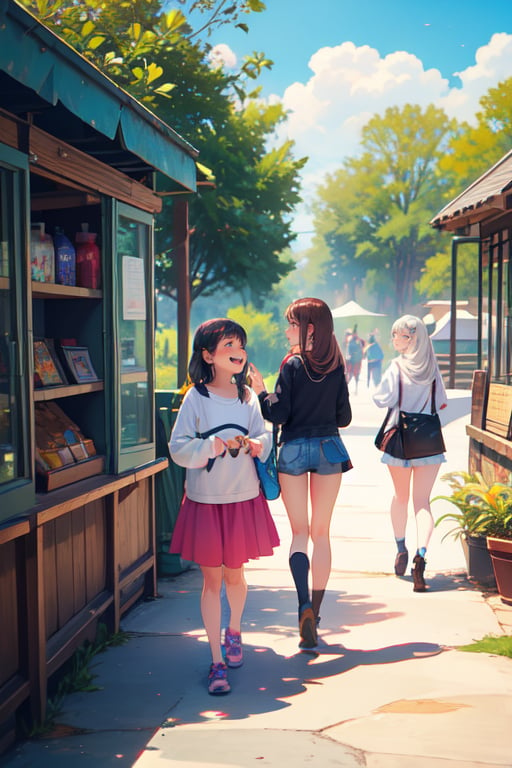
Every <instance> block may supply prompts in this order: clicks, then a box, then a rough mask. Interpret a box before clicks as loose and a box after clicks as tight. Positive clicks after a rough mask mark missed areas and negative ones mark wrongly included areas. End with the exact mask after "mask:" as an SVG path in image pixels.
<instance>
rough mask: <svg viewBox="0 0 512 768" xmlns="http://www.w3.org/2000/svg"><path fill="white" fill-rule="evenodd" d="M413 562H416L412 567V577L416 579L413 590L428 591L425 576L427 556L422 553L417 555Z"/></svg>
mask: <svg viewBox="0 0 512 768" xmlns="http://www.w3.org/2000/svg"><path fill="white" fill-rule="evenodd" d="M412 562H413V563H414V568H413V569H412V578H413V581H414V587H413V591H414V592H426V591H427V586H426V584H425V579H424V577H423V573H424V571H425V558H424V557H422V556H421V555H415V556H414V560H413V561H412Z"/></svg>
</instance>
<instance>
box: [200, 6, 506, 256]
mask: <svg viewBox="0 0 512 768" xmlns="http://www.w3.org/2000/svg"><path fill="white" fill-rule="evenodd" d="M266 5H267V10H266V11H264V12H263V13H260V14H250V15H249V16H248V18H247V22H248V24H249V27H250V31H249V33H248V34H245V33H244V32H242V31H241V30H237V29H234V28H230V27H228V26H226V27H223V28H221V29H220V30H218V31H216V32H215V34H214V35H213V36H211V37H210V38H209V42H210V43H211V44H212V45H213V46H214V51H215V52H216V54H217V56H218V58H220V60H222V61H223V62H224V66H225V68H226V69H227V70H229V69H230V68H231V67H233V68H234V69H236V68H237V66H238V65H239V63H240V61H241V60H242V58H243V57H244V56H245V55H247V54H250V53H252V51H264V52H265V53H266V55H267V56H268V57H269V58H270V59H272V60H273V61H274V66H273V69H272V71H271V72H267V73H264V74H263V76H262V77H261V78H260V79H259V81H258V83H259V84H261V85H262V86H263V91H262V97H263V98H265V99H269V100H275V99H279V100H281V101H282V102H283V104H284V106H285V108H286V110H287V111H288V113H289V118H288V120H287V123H286V125H284V126H283V127H282V129H280V132H279V135H278V137H277V140H278V141H282V140H285V139H288V138H290V139H293V141H294V142H295V155H296V156H297V157H302V156H308V157H309V160H308V163H307V165H306V167H305V169H304V172H303V174H302V179H303V196H304V199H305V202H304V205H303V206H301V208H300V210H299V211H298V214H297V217H296V229H297V231H302V232H304V231H309V230H310V229H311V217H310V215H309V211H308V208H309V203H310V201H311V199H312V198H313V196H314V192H315V188H316V186H317V185H318V184H319V183H321V182H322V180H323V179H324V178H325V174H326V173H329V172H330V171H332V170H334V169H335V168H336V167H337V166H339V164H340V162H341V161H342V160H343V158H344V157H346V156H349V155H353V154H356V153H357V150H358V144H359V138H360V131H361V128H362V127H363V125H364V124H365V123H366V122H367V121H368V119H370V117H371V116H372V115H374V114H383V113H384V111H385V109H386V108H387V107H389V106H399V107H401V106H403V105H404V104H406V103H414V104H419V105H420V106H422V107H426V106H427V105H428V104H435V105H436V106H438V107H441V108H443V109H444V110H445V111H446V112H447V114H448V115H449V116H450V117H457V118H459V119H461V120H462V119H464V120H467V121H469V122H474V116H475V112H476V111H477V110H478V108H479V99H480V98H481V97H482V96H483V95H484V93H486V92H487V91H488V89H489V88H490V87H495V86H496V85H497V84H498V83H499V82H500V81H501V80H504V79H506V78H508V77H512V0H492V1H491V2H488V3H487V4H486V3H482V2H481V0H479V1H478V2H477V0H451V2H450V0H430V2H418V0H388V1H387V2H386V0H350V1H349V0H308V1H307V2H306V0H266ZM307 244H308V243H307V238H302V240H301V239H300V238H299V241H298V249H299V250H300V248H301V247H306V246H307Z"/></svg>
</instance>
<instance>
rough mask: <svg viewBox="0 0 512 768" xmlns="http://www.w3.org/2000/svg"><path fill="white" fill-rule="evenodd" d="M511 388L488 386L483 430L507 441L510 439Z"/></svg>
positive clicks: (500, 385) (497, 385) (505, 385)
mask: <svg viewBox="0 0 512 768" xmlns="http://www.w3.org/2000/svg"><path fill="white" fill-rule="evenodd" d="M511 416H512V386H508V385H507V384H489V397H488V400H487V412H486V414H485V429H486V431H487V432H491V433H492V434H493V435H499V436H500V437H504V438H506V439H507V440H510V438H511Z"/></svg>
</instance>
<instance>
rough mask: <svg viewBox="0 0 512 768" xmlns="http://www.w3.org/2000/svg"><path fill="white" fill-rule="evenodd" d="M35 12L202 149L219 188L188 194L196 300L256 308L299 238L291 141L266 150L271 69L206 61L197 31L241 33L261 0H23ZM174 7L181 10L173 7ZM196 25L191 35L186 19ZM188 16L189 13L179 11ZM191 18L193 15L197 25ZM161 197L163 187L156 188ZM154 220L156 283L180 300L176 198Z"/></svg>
mask: <svg viewBox="0 0 512 768" xmlns="http://www.w3.org/2000/svg"><path fill="white" fill-rule="evenodd" d="M23 3H24V5H25V6H26V7H28V8H29V9H30V10H31V11H32V12H33V13H34V14H35V15H37V16H38V17H39V18H41V19H42V20H43V21H44V22H45V23H47V24H48V25H49V26H51V27H52V28H53V29H54V30H55V31H56V32H57V33H58V34H59V35H60V36H61V37H63V38H64V39H66V40H67V42H69V43H70V44H71V45H73V47H75V48H76V49H77V50H79V51H80V52H81V53H82V54H83V55H84V56H87V57H88V58H89V59H90V60H91V61H92V62H93V63H94V64H95V65H96V66H98V67H99V68H100V69H101V70H102V71H104V72H105V73H106V74H107V75H108V76H109V77H111V78H112V79H113V80H114V81H115V82H116V83H118V84H119V85H121V86H122V87H123V88H125V89H126V90H127V91H128V92H129V93H131V94H132V95H133V96H135V98H137V99H138V100H139V101H142V102H145V103H146V104H147V105H148V106H149V107H150V108H151V109H152V110H153V111H154V112H155V113H156V114H158V115H159V117H161V118H162V119H163V120H164V121H166V122H168V123H169V124H170V125H172V127H173V128H174V129H175V130H176V131H177V132H178V133H180V134H181V135H183V136H184V137H185V138H186V139H187V140H188V141H189V142H190V143H191V144H192V145H193V146H195V147H196V148H197V149H198V150H199V152H200V162H201V164H202V165H204V166H207V167H208V168H211V169H212V171H213V174H214V177H215V186H214V188H210V189H204V188H200V190H199V192H198V194H197V195H194V196H190V200H189V203H190V216H189V220H190V225H191V231H192V236H191V241H190V275H191V278H190V279H191V295H192V299H194V298H196V297H198V296H200V295H209V294H211V293H214V292H215V291H217V290H219V289H226V288H227V289H233V290H237V291H238V292H239V293H240V295H241V296H242V297H243V298H244V300H248V299H249V298H251V299H252V300H253V301H255V302H258V301H260V300H261V297H263V296H264V295H265V294H266V293H267V292H268V291H269V290H270V289H271V287H272V285H275V284H276V283H277V282H278V281H279V280H280V279H281V278H282V277H283V276H284V275H286V274H287V273H288V272H289V271H290V270H291V269H292V268H293V262H291V261H290V260H286V259H282V258H281V257H280V253H281V252H282V251H283V250H284V249H285V248H286V247H287V246H288V245H289V244H290V242H291V241H292V240H293V238H294V234H293V232H292V229H291V224H290V219H291V213H292V211H293V207H294V206H295V205H296V204H297V203H298V202H299V201H300V196H299V171H300V169H301V168H302V166H303V165H304V163H305V159H302V160H295V159H294V157H293V145H292V143H291V142H285V143H284V144H282V145H281V146H278V147H274V148H270V149H269V148H268V145H269V142H270V139H271V138H272V136H273V133H274V131H275V129H276V128H277V126H278V125H279V124H280V123H281V122H282V121H283V120H284V119H285V114H284V111H283V109H282V107H281V106H280V105H264V104H263V103H260V102H259V100H257V97H258V96H259V90H258V88H257V87H254V81H255V80H256V79H257V77H258V74H259V72H260V71H261V69H262V68H263V67H271V66H272V62H271V61H270V60H269V59H267V58H266V57H265V56H264V54H261V53H256V52H255V53H253V54H252V55H251V56H250V57H247V58H246V59H245V60H244V61H243V62H242V64H241V66H240V69H239V71H238V72H236V73H234V74H226V73H225V72H224V70H223V69H222V68H220V67H219V66H214V65H213V64H212V62H211V61H210V60H209V52H210V46H209V45H208V44H201V43H199V42H196V41H195V38H196V36H197V34H198V32H200V31H201V32H204V30H205V29H212V28H214V27H215V26H216V25H219V24H224V23H231V24H235V25H237V26H239V27H241V28H242V29H244V28H245V27H246V24H245V22H244V21H243V19H244V18H245V17H246V15H247V14H249V13H250V12H260V11H263V10H264V9H265V5H264V3H262V2H261V0H233V2H230V3H226V1H225V0H176V1H175V2H172V3H171V2H167V3H164V5H163V6H162V5H161V3H160V2H158V0H87V2H85V0H71V1H70V0H23ZM178 6H179V7H178ZM192 13H194V14H195V16H194V18H196V19H197V18H199V19H200V21H199V22H198V23H199V26H198V28H197V29H195V30H194V29H193V28H192V26H191V25H190V23H189V19H188V15H190V14H192ZM185 14H187V15H185ZM197 14H200V16H199V17H198V16H197ZM159 186H160V187H161V191H163V192H165V191H166V187H165V184H162V183H160V185H159ZM164 200H165V204H164V210H163V212H162V214H160V215H159V216H158V218H157V222H156V229H157V236H156V251H157V268H156V284H157V287H158V289H159V290H160V291H161V292H162V293H164V294H166V295H168V296H171V297H172V298H176V288H175V284H176V263H175V257H174V249H173V241H172V198H164Z"/></svg>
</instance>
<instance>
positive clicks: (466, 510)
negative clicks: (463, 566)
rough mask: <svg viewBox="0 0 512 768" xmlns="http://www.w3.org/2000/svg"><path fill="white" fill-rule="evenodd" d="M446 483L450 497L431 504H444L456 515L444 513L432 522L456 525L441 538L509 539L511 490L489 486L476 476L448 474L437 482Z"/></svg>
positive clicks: (511, 514)
mask: <svg viewBox="0 0 512 768" xmlns="http://www.w3.org/2000/svg"><path fill="white" fill-rule="evenodd" d="M441 479H442V480H445V481H446V482H448V484H449V486H450V488H451V489H452V493H451V495H450V496H447V495H440V496H436V497H435V498H434V499H432V501H437V500H441V499H442V500H444V501H449V502H450V503H451V504H453V505H454V506H455V507H456V508H457V511H452V512H447V513H445V514H444V515H441V517H439V518H438V519H437V521H436V526H437V525H439V524H440V523H441V522H443V521H444V520H451V521H453V522H454V523H455V524H456V525H455V527H454V528H452V529H451V530H450V531H448V532H447V533H446V534H445V535H444V536H443V539H444V538H446V536H450V535H451V536H453V537H454V538H463V537H466V536H495V537H498V538H506V539H512V488H511V487H510V486H508V485H503V484H502V483H492V484H491V485H489V484H488V483H486V481H485V480H484V478H483V476H482V475H481V473H480V472H475V473H474V474H469V473H468V472H464V471H460V472H450V473H448V474H446V475H443V477H442V478H441Z"/></svg>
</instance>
